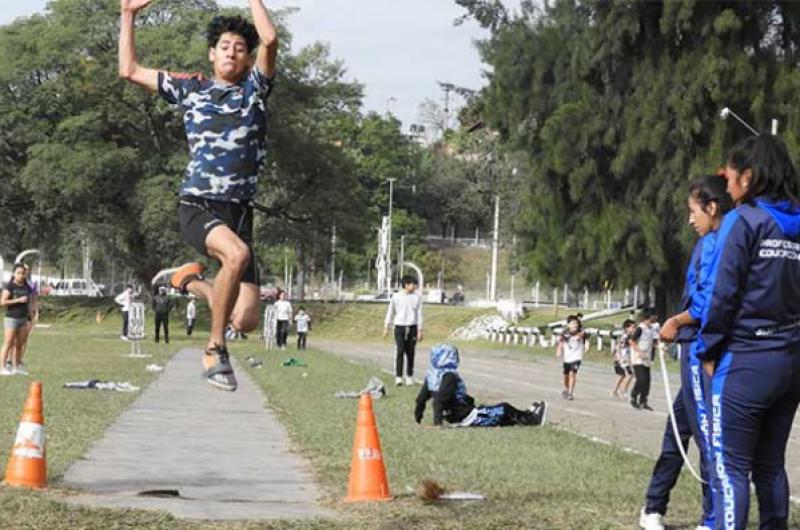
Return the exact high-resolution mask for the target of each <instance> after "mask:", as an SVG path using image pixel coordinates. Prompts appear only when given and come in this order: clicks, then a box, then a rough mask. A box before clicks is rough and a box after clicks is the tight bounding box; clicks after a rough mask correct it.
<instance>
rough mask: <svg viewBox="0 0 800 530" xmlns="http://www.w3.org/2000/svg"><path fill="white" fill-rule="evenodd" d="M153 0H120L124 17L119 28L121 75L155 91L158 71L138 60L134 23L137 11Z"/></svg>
mask: <svg viewBox="0 0 800 530" xmlns="http://www.w3.org/2000/svg"><path fill="white" fill-rule="evenodd" d="M150 2H152V0H120V11H121V13H122V19H121V21H120V29H119V76H120V77H121V78H123V79H127V80H128V81H130V82H132V83H135V84H137V85H139V86H142V87H144V88H146V89H148V90H151V91H153V92H155V91H156V90H158V71H157V70H153V69H151V68H145V67H144V66H141V65H140V64H139V63H137V62H136V41H135V38H134V25H135V21H136V13H138V12H139V10H141V9H143V8H144V7H146V6H147V5H148V4H149V3H150Z"/></svg>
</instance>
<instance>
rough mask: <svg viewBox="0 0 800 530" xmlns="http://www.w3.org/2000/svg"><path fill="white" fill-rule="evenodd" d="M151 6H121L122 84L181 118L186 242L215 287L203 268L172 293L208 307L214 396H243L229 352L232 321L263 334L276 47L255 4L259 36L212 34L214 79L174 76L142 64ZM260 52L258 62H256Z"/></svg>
mask: <svg viewBox="0 0 800 530" xmlns="http://www.w3.org/2000/svg"><path fill="white" fill-rule="evenodd" d="M151 1H152V0H121V2H120V4H121V10H122V21H121V25H120V39H119V75H120V77H123V78H124V79H127V80H128V81H130V82H132V83H134V84H137V85H139V86H142V87H144V88H146V89H148V90H150V91H152V92H158V94H159V95H160V96H161V97H163V98H164V99H165V100H167V101H168V102H169V103H171V104H174V105H178V106H180V107H181V109H182V111H183V113H184V123H185V126H186V133H187V138H188V141H189V151H190V154H191V161H190V162H189V166H188V168H187V170H186V176H185V177H184V180H183V184H182V185H181V188H180V204H179V207H178V217H179V219H180V225H181V231H182V233H183V238H184V240H185V241H186V242H187V243H189V244H190V245H191V246H193V247H194V248H195V249H196V250H197V251H198V252H200V253H201V254H204V255H207V256H209V257H211V258H213V259H216V260H217V261H218V262H219V263H220V269H219V272H218V273H217V277H216V279H215V281H214V283H213V285H212V284H211V283H209V282H207V281H205V280H204V279H203V276H202V274H203V267H202V266H201V265H200V264H198V263H191V264H187V265H184V266H182V267H180V268H178V269H175V270H170V271H163V272H164V273H171V274H172V278H171V283H172V285H173V287H175V288H177V289H181V290H182V291H184V292H191V293H192V294H194V295H196V296H199V297H202V298H205V299H206V300H208V303H209V306H210V308H211V333H210V335H209V340H208V345H207V348H206V354H205V355H204V357H203V367H204V370H205V371H204V376H205V378H206V380H207V381H208V382H209V383H210V384H211V385H213V386H215V387H217V388H220V389H223V390H230V391H233V390H236V387H237V384H236V377H235V376H234V374H233V367H232V366H231V364H230V360H229V356H228V349H227V347H226V344H225V336H224V332H225V326H226V324H227V323H228V322H229V321H230V322H231V323H232V325H233V327H234V328H235V329H237V330H239V331H251V330H253V329H255V327H256V326H257V325H258V320H259V318H258V303H259V280H258V268H257V266H256V263H255V259H254V255H253V249H252V241H253V209H252V207H251V206H250V205H249V202H250V200H251V199H252V198H253V196H254V195H255V193H256V184H257V182H258V171H259V168H260V167H261V165H262V164H263V161H264V158H265V154H266V152H265V138H264V127H265V119H266V100H267V97H268V96H269V94H270V92H271V90H272V78H273V74H274V72H275V59H276V56H277V51H278V38H277V34H276V32H275V27H274V26H273V24H272V21H271V20H270V17H269V14H268V13H267V9H266V8H265V7H264V5H263V4H262V2H261V0H249V2H250V10H251V13H252V15H253V21H254V22H255V26H254V25H253V24H251V23H249V22H248V21H246V20H244V19H243V18H241V17H222V16H217V17H214V19H213V20H212V21H211V23H210V24H209V26H208V32H207V37H208V59H209V61H210V62H211V63H212V65H213V71H214V78H213V79H210V80H209V79H205V78H203V77H202V76H199V75H191V76H189V75H184V74H174V73H170V72H166V71H159V70H153V69H150V68H146V67H144V66H141V65H140V64H138V62H137V60H136V47H135V43H134V22H135V18H136V14H137V13H138V12H139V11H140V10H141V9H142V8H144V7H146V6H147V5H148V4H150V3H151ZM253 51H255V52H256V56H255V60H253V57H252V53H253Z"/></svg>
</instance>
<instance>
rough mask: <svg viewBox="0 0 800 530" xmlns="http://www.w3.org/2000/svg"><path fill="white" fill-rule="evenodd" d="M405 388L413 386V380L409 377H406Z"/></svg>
mask: <svg viewBox="0 0 800 530" xmlns="http://www.w3.org/2000/svg"><path fill="white" fill-rule="evenodd" d="M406 386H414V378H413V377H411V376H410V375H407V376H406Z"/></svg>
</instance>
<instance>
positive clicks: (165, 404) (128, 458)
mask: <svg viewBox="0 0 800 530" xmlns="http://www.w3.org/2000/svg"><path fill="white" fill-rule="evenodd" d="M200 355H202V352H201V351H200V350H190V349H185V350H181V351H180V352H178V353H177V354H176V355H175V357H173V359H172V360H171V361H170V362H169V363H168V364H167V366H166V369H165V370H164V372H163V373H162V374H161V376H160V377H159V379H158V380H156V381H155V382H154V383H153V384H152V385H150V387H148V388H147V390H145V391H144V392H143V393H142V395H141V396H140V397H139V399H138V400H136V402H135V403H134V404H133V405H132V406H131V407H130V408H129V409H128V410H127V411H125V412H124V413H123V414H122V415H121V416H120V417H119V419H117V421H116V422H115V423H114V424H113V425H112V426H111V427H110V428H109V429H108V430H107V431H106V433H105V435H104V437H103V438H102V439H101V440H100V441H99V442H97V443H96V444H95V445H94V446H93V447H92V449H91V450H90V451H89V453H88V454H87V455H86V456H85V458H84V459H82V460H78V461H77V462H75V463H74V464H73V465H72V466H71V467H70V468H69V469H68V470H67V472H66V474H65V476H64V482H65V484H66V485H67V486H70V487H74V488H77V489H80V490H83V491H84V492H86V493H85V494H82V495H78V496H76V497H73V498H72V499H71V502H75V503H79V504H87V505H91V506H103V507H116V508H143V509H157V510H166V511H168V512H170V513H172V514H173V515H175V516H177V517H182V518H190V519H214V520H230V519H248V520H265V519H282V518H309V517H326V516H331V515H332V514H331V513H329V512H328V511H326V510H323V509H321V508H319V507H318V506H317V505H316V499H318V498H319V491H318V489H317V487H316V485H315V482H314V478H313V476H312V474H311V469H310V467H309V465H308V464H307V463H306V462H305V461H304V460H303V459H302V458H301V457H300V456H298V455H296V454H294V453H292V452H291V451H290V447H289V440H288V437H287V435H286V432H285V430H284V429H283V427H282V426H281V424H280V423H279V422H278V420H277V419H276V418H275V416H274V414H273V413H272V412H271V411H270V410H269V409H267V408H265V406H264V401H265V400H264V396H263V394H262V393H261V391H260V390H259V389H258V388H257V387H256V385H255V384H254V383H253V382H252V380H251V379H250V377H249V376H248V375H247V373H246V372H245V371H244V370H242V369H238V370H237V371H236V375H237V378H238V380H239V389H238V390H237V391H236V392H233V393H229V392H223V391H220V390H216V389H214V388H212V387H211V386H210V385H208V384H207V383H205V382H203V381H202V379H201V377H200V372H201V365H200V360H199V359H200ZM131 362H135V361H133V360H132V361H131ZM152 490H172V491H173V492H177V493H178V495H179V496H161V497H153V496H142V495H140V493H141V492H144V491H152Z"/></svg>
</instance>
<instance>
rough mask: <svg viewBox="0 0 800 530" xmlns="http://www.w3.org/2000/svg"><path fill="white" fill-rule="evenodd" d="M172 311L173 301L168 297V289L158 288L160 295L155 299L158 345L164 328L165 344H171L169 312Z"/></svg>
mask: <svg viewBox="0 0 800 530" xmlns="http://www.w3.org/2000/svg"><path fill="white" fill-rule="evenodd" d="M171 310H172V300H170V299H169V296H167V288H166V287H164V286H161V287H159V288H158V294H157V295H156V296H155V297H154V298H153V312H154V313H155V315H156V344H158V340H159V332H160V331H161V327H162V326H163V327H164V342H166V343H167V344H169V312H170V311H171Z"/></svg>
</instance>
